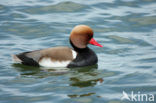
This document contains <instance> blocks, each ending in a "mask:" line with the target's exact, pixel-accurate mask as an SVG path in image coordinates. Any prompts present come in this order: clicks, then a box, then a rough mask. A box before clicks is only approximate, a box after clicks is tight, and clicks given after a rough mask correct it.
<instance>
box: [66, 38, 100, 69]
mask: <svg viewBox="0 0 156 103" xmlns="http://www.w3.org/2000/svg"><path fill="white" fill-rule="evenodd" d="M70 44H71V45H72V47H73V48H74V50H75V51H76V52H77V57H76V59H74V60H73V61H72V62H71V63H70V64H69V65H68V67H70V68H71V67H82V66H89V65H94V64H96V63H97V61H98V60H97V56H96V54H95V53H94V52H93V51H92V50H91V49H90V48H88V47H86V48H78V47H76V46H74V45H73V43H72V42H71V41H70Z"/></svg>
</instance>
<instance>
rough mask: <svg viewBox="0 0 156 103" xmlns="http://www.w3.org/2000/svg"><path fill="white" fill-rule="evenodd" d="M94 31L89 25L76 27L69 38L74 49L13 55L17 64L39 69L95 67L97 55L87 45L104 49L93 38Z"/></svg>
mask: <svg viewBox="0 0 156 103" xmlns="http://www.w3.org/2000/svg"><path fill="white" fill-rule="evenodd" d="M93 35H94V32H93V29H92V28H91V27H89V26H87V25H77V26H75V27H74V28H73V29H72V31H71V33H70V37H69V41H70V44H71V46H72V47H73V48H70V47H65V46H58V47H51V48H46V49H41V50H33V51H28V52H22V53H19V54H14V55H12V57H13V60H14V62H15V63H20V64H23V65H28V66H37V67H40V66H41V67H65V68H75V67H84V66H91V65H95V64H97V62H98V58H97V55H96V54H95V52H94V51H93V50H91V49H90V48H89V47H88V46H87V45H88V44H91V45H94V46H98V47H103V46H102V45H101V44H99V43H98V42H97V41H96V40H95V39H94V38H93Z"/></svg>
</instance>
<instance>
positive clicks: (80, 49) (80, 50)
mask: <svg viewBox="0 0 156 103" xmlns="http://www.w3.org/2000/svg"><path fill="white" fill-rule="evenodd" d="M70 44H71V45H72V47H73V48H74V50H75V51H76V52H78V53H81V52H85V51H88V49H89V48H88V47H86V48H78V47H76V46H75V45H74V44H73V43H72V42H71V40H70Z"/></svg>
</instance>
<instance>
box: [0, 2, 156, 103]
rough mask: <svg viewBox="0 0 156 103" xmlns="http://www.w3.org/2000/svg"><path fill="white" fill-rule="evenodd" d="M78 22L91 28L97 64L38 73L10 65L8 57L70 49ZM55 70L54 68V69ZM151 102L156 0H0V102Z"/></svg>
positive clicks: (155, 74)
mask: <svg viewBox="0 0 156 103" xmlns="http://www.w3.org/2000/svg"><path fill="white" fill-rule="evenodd" d="M77 24H86V25H89V26H90V27H92V28H93V30H94V32H95V39H96V40H97V41H98V42H99V43H101V44H102V45H103V46H104V47H103V48H99V47H94V46H90V48H92V49H93V50H94V51H95V52H96V54H97V55H98V59H99V62H98V65H97V66H92V67H85V68H78V69H72V70H61V71H56V70H42V69H43V68H33V67H28V66H23V65H13V62H12V59H11V54H16V53H20V52H25V51H30V50H36V49H43V48H48V47H53V46H62V45H63V46H70V44H69V41H68V37H69V34H70V31H71V29H72V28H73V27H74V26H75V25H77ZM53 69H55V68H53ZM123 91H125V92H126V93H128V94H129V95H130V93H131V92H132V91H134V92H135V93H138V92H139V93H140V94H153V95H154V96H155V98H154V99H155V101H153V102H151V103H156V1H155V0H78V1H74V0H68V1H67V0H0V103H149V102H150V101H143V102H137V101H129V100H121V97H122V92H123Z"/></svg>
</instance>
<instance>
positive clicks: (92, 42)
mask: <svg viewBox="0 0 156 103" xmlns="http://www.w3.org/2000/svg"><path fill="white" fill-rule="evenodd" d="M89 44H92V45H95V46H99V47H103V46H102V45H101V44H99V43H98V42H97V41H95V39H94V38H92V39H91V40H90V41H89Z"/></svg>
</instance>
